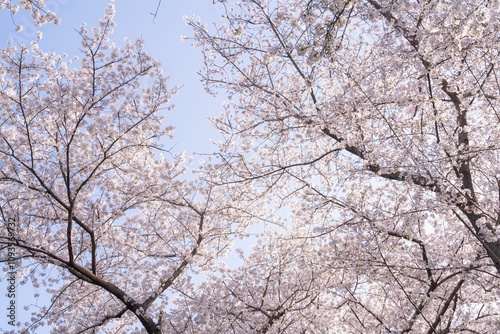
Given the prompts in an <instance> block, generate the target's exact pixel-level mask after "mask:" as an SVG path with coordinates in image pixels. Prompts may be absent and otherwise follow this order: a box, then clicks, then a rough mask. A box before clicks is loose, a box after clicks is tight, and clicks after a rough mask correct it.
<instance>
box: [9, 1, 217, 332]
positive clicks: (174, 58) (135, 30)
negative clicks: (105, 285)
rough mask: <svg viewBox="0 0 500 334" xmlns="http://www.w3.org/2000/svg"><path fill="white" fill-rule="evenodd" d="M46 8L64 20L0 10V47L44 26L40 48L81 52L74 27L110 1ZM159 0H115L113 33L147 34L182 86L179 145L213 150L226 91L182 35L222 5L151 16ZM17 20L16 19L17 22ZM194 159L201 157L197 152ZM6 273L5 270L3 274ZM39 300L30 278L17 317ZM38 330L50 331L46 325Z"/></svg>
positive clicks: (182, 7) (198, 4) (180, 5)
mask: <svg viewBox="0 0 500 334" xmlns="http://www.w3.org/2000/svg"><path fill="white" fill-rule="evenodd" d="M45 2H46V3H47V5H48V8H49V9H50V10H52V11H54V12H56V13H57V14H58V15H59V17H60V18H61V19H62V22H61V24H59V25H57V26H55V25H52V24H48V25H45V26H42V27H36V26H35V25H34V24H33V23H32V22H31V21H32V20H31V17H30V16H29V15H27V13H26V12H23V11H22V10H20V12H19V13H18V14H17V15H16V16H14V17H11V16H10V14H9V12H7V11H5V10H3V11H0V47H3V46H4V45H5V42H6V41H7V39H8V38H12V39H14V41H15V42H17V43H24V44H29V42H30V41H31V40H33V39H36V32H37V31H42V32H43V36H44V37H43V40H42V41H41V43H40V47H41V49H43V50H45V51H49V50H53V51H55V52H58V53H61V54H63V53H67V54H68V55H69V56H74V55H77V54H78V48H79V45H80V44H79V43H80V40H79V36H78V34H77V33H76V31H75V29H77V28H78V27H79V26H80V23H81V22H86V23H87V26H88V27H92V26H94V25H96V24H97V22H98V20H99V19H100V18H101V17H102V15H103V12H104V8H105V6H106V4H107V1H104V0H103V1H85V0H46V1H45ZM157 5H158V1H157V0H141V1H139V0H135V1H131V0H116V17H115V20H116V22H117V27H116V30H115V33H114V34H113V36H112V39H113V41H114V42H115V43H117V44H120V43H121V42H122V41H123V39H124V38H125V37H128V38H129V39H134V38H136V37H139V36H142V38H143V39H144V40H145V49H146V50H147V51H148V52H150V53H151V54H152V55H153V56H154V57H155V58H156V59H158V60H159V61H160V62H161V63H162V65H163V68H164V72H165V73H166V74H168V75H169V76H170V84H171V85H172V86H173V85H178V86H183V88H182V89H181V90H180V92H179V94H178V95H177V96H175V97H174V99H173V100H172V102H173V103H174V104H175V105H176V108H175V109H174V110H172V111H170V112H169V114H168V115H167V117H166V118H165V122H166V123H167V124H168V125H174V126H175V127H176V128H177V130H176V131H175V133H174V136H175V137H174V142H175V143H176V146H175V149H174V150H175V151H177V152H179V151H186V154H187V155H188V156H190V155H193V153H194V152H197V153H208V152H212V151H213V149H214V148H213V147H212V145H211V144H210V139H216V138H217V136H218V134H217V131H216V130H214V129H213V128H212V127H211V123H210V122H209V121H208V117H211V116H215V115H217V114H219V113H220V112H221V111H222V108H221V103H222V97H218V98H214V97H212V96H210V95H208V94H207V93H205V91H204V89H203V86H202V84H201V82H200V78H199V76H198V75H197V74H196V71H197V70H199V69H201V68H202V65H203V63H202V55H201V52H200V50H198V49H194V48H193V47H192V46H191V42H190V41H189V40H188V41H181V40H180V36H181V35H185V36H191V35H192V32H191V30H190V28H189V27H188V26H187V25H185V23H184V21H183V19H182V17H183V16H184V15H188V16H191V15H192V14H196V15H197V16H200V17H201V18H202V20H203V21H205V22H211V21H214V20H217V19H218V18H219V17H220V14H221V12H220V9H217V7H214V6H213V5H212V1H211V0H182V1H181V0H170V1H166V0H163V1H162V2H161V6H160V8H159V11H158V15H157V17H156V19H155V20H154V21H153V16H152V15H151V14H150V13H151V12H155V11H156V8H157ZM13 21H14V22H13ZM20 24H21V25H23V27H24V29H23V31H22V32H20V33H17V32H15V29H16V26H17V25H20ZM195 160H197V157H196V156H195ZM2 276H3V275H2ZM0 291H1V293H0V310H1V311H0V333H3V331H4V330H7V329H12V328H10V326H7V318H6V311H5V309H6V305H7V304H6V303H7V298H5V295H4V291H6V282H5V280H4V279H3V277H2V278H1V281H0ZM39 292H40V294H41V297H40V298H39V300H36V299H35V298H33V294H34V293H35V290H34V289H33V288H32V287H30V284H29V283H28V284H27V285H25V286H20V287H19V288H18V299H17V306H18V307H17V315H18V320H20V321H26V320H29V318H30V316H29V314H28V313H27V312H25V311H24V310H23V307H24V306H27V305H32V304H36V303H38V305H40V306H43V305H44V304H45V305H47V303H48V299H47V296H45V295H44V294H43V293H42V291H39ZM37 333H40V334H43V333H48V329H47V328H46V329H45V330H39V331H37Z"/></svg>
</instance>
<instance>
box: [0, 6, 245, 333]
mask: <svg viewBox="0 0 500 334" xmlns="http://www.w3.org/2000/svg"><path fill="white" fill-rule="evenodd" d="M8 3H10V2H8ZM113 15H114V7H113V6H112V5H110V6H109V7H108V8H107V10H106V13H105V17H104V19H103V20H101V21H100V24H99V26H97V27H95V28H93V29H91V30H90V31H89V30H88V29H87V28H86V27H85V26H84V25H83V26H82V27H81V29H80V30H79V35H80V37H81V55H80V57H78V58H74V59H68V58H67V57H65V56H60V55H58V54H56V53H54V52H44V51H42V50H41V49H40V48H39V46H38V43H37V42H36V41H34V42H32V43H31V44H30V45H29V46H26V45H15V44H14V43H11V44H10V45H9V46H8V47H6V48H4V49H1V50H0V62H1V66H0V168H1V172H0V208H1V210H0V213H1V215H2V225H1V228H0V259H1V261H2V262H6V261H7V260H8V256H9V255H8V249H9V247H11V246H13V247H14V248H15V251H14V255H15V257H16V258H17V259H19V260H20V265H21V267H20V268H17V272H16V277H17V279H18V280H19V281H18V282H21V283H22V282H25V281H26V280H31V282H32V284H33V286H34V287H35V288H45V289H46V290H47V292H48V293H49V294H51V296H52V299H51V303H50V304H49V305H41V306H40V308H38V309H31V311H32V312H33V313H32V319H31V321H26V322H25V321H24V320H26V319H17V321H18V322H17V323H16V326H15V327H12V330H13V331H12V332H19V333H21V332H22V333H36V332H37V328H39V327H40V326H43V325H44V324H47V325H49V326H51V328H52V331H53V332H54V333H97V332H99V333H117V332H120V333H144V332H147V333H161V332H162V331H163V330H162V329H163V328H166V327H167V324H168V323H169V322H171V320H170V319H169V312H170V309H171V303H170V302H169V299H171V298H173V296H175V295H176V294H181V295H182V293H183V292H182V291H183V290H184V289H188V290H189V289H190V288H191V285H192V283H191V279H192V276H193V275H195V274H193V272H194V273H196V270H200V268H202V267H206V266H210V264H211V263H212V262H213V258H214V257H216V256H219V255H221V254H223V253H224V252H225V251H226V248H227V245H228V241H229V237H230V236H231V235H232V234H233V233H235V229H234V228H233V227H232V225H231V223H232V222H234V221H235V220H236V218H234V217H232V216H231V215H232V213H231V212H233V211H234V212H236V211H235V210H234V209H233V207H235V205H225V204H224V203H225V202H224V201H221V200H220V199H217V196H216V195H215V194H216V191H215V189H216V187H215V186H213V185H211V184H210V183H208V182H205V181H203V180H198V181H189V180H190V179H192V177H191V178H189V177H186V176H185V172H186V170H187V166H186V163H185V162H184V158H183V156H182V154H177V153H175V152H172V151H171V150H169V149H168V146H166V145H167V142H168V137H170V136H171V132H172V130H173V128H172V127H165V126H164V125H162V119H163V116H164V115H165V112H166V111H168V110H169V109H170V108H171V106H170V105H169V100H170V99H171V97H172V95H173V94H175V92H176V90H177V88H175V87H174V88H168V86H167V80H166V77H165V76H164V74H163V72H162V68H161V66H160V64H159V63H158V62H157V61H156V60H154V59H153V58H152V57H151V56H150V55H149V54H148V53H146V52H145V51H144V50H143V42H142V41H141V40H137V41H135V42H132V41H126V43H125V45H124V46H123V47H119V46H117V45H115V44H114V43H112V42H111V41H110V35H111V33H112V31H113V28H114V23H113ZM165 147H166V148H165ZM212 184H213V183H212ZM232 196H233V200H234V201H235V202H240V201H239V200H238V196H239V195H238V194H233V195H232ZM238 214H239V213H238ZM231 217H232V218H231ZM243 218H244V217H242V216H239V217H238V219H240V220H243ZM12 221H14V222H15V224H13V225H14V226H11V224H9V223H10V222H12ZM12 240H14V241H12ZM35 298H36V296H35V297H34V299H35ZM2 323H3V320H2ZM2 326H3V325H2ZM2 329H4V330H9V329H11V328H10V327H9V328H2Z"/></svg>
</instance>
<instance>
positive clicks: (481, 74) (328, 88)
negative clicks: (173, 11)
mask: <svg viewBox="0 0 500 334" xmlns="http://www.w3.org/2000/svg"><path fill="white" fill-rule="evenodd" d="M23 3H24V2H23ZM29 3H31V4H33V3H34V2H29ZM217 3H218V5H219V6H222V8H224V13H223V15H222V18H221V20H220V21H218V22H215V23H213V24H212V25H207V24H204V23H203V22H202V21H200V20H197V19H189V18H188V19H187V23H188V24H189V25H190V26H192V28H193V31H194V43H195V45H196V46H198V47H199V48H200V49H201V50H202V52H203V55H204V59H205V68H204V69H202V70H201V72H200V74H201V76H202V79H203V81H204V83H205V85H206V88H207V90H208V91H209V92H211V93H214V94H224V95H225V96H226V97H227V102H226V104H225V110H224V112H223V113H222V114H221V115H220V116H218V117H215V118H214V119H213V124H214V126H216V127H217V128H218V129H219V131H220V133H221V135H222V136H223V140H221V141H220V142H218V145H217V147H216V148H215V150H216V151H215V153H213V154H212V157H211V159H210V161H209V162H207V163H206V164H204V165H203V166H201V167H200V169H199V171H198V173H197V174H196V175H197V179H195V180H189V178H186V177H185V176H184V173H185V170H186V168H187V167H186V164H185V162H184V161H183V158H182V156H181V155H177V154H174V153H172V152H170V151H168V150H166V149H164V147H165V146H164V143H165V140H167V139H166V137H168V136H169V135H170V132H171V130H172V129H171V127H168V126H165V125H164V124H162V117H161V115H162V114H163V112H164V109H165V108H167V109H168V108H169V107H168V103H169V101H170V99H171V98H172V96H173V94H175V92H176V88H167V84H166V78H165V76H164V75H163V73H162V70H161V66H160V64H159V63H158V62H157V61H155V60H154V59H153V58H152V57H151V56H150V55H148V54H147V53H146V52H144V51H143V49H142V41H140V40H139V41H136V42H128V43H127V44H126V45H125V46H124V47H121V48H120V47H118V46H117V45H115V44H114V43H112V42H111V41H110V33H111V32H112V30H113V26H114V24H113V20H112V18H113V6H110V7H109V8H108V10H107V12H106V15H105V18H104V19H103V20H102V21H101V23H100V25H99V26H98V27H97V28H95V29H94V30H92V31H87V30H86V29H85V27H82V28H81V30H80V31H79V34H80V37H81V39H82V55H81V59H80V60H79V61H78V62H76V63H75V62H70V61H67V60H66V59H65V58H63V57H61V56H59V55H57V54H55V53H51V52H48V53H47V52H43V51H41V50H39V48H38V46H37V43H36V42H33V43H32V44H31V45H30V46H29V47H28V46H16V45H10V46H9V47H7V48H4V49H2V50H0V61H1V64H2V66H1V67H0V86H1V91H0V113H1V117H0V120H1V123H0V126H1V128H0V139H1V142H0V166H1V169H2V171H1V175H0V205H1V208H2V211H1V213H2V216H3V217H2V218H3V222H2V223H3V224H4V226H3V228H2V229H1V232H0V246H1V248H2V253H1V254H2V259H6V258H7V255H6V254H7V253H6V252H7V249H8V247H9V245H11V242H12V241H11V238H10V237H9V231H10V230H9V228H8V227H7V223H6V222H7V221H8V218H9V217H16V220H17V229H16V231H15V232H16V241H15V246H16V249H17V250H18V256H19V257H20V258H22V261H23V263H25V264H26V266H25V275H30V276H31V277H32V280H33V281H34V282H35V283H36V284H38V283H40V284H46V285H47V286H48V291H49V292H50V293H51V294H52V295H53V299H52V304H51V305H49V306H47V308H45V309H43V310H41V311H40V312H38V314H36V316H35V317H34V319H35V320H34V321H33V322H32V323H27V324H21V326H20V327H19V328H17V329H16V330H19V332H23V331H28V332H30V331H31V332H34V331H36V328H37V326H39V325H40V324H41V322H42V321H47V322H48V323H49V324H50V325H51V326H52V327H53V330H54V332H56V333H94V332H99V333H114V332H117V331H118V332H125V333H141V332H147V333H214V334H215V333H241V334H244V333H269V334H271V333H304V334H306V333H382V332H384V333H429V334H430V333H443V334H444V333H458V332H469V333H496V332H498V329H499V328H500V304H499V297H500V289H499V282H500V277H499V273H500V230H499V229H500V169H499V168H500V167H499V166H500V154H499V148H500V147H499V143H500V101H499V99H500V82H499V73H498V69H497V66H498V64H497V62H498V60H499V59H500V57H499V53H500V16H499V15H500V6H499V3H498V1H495V0H490V1H488V0H464V1H441V0H428V1H419V0H401V1H392V0H378V1H377V0H335V1H323V0H308V1H298V0H295V1H294V0H287V1H264V0H243V1H225V0H224V1H222V0H221V1H217ZM2 4H3V3H0V5H2ZM36 4H38V5H40V3H38V2H37V3H36ZM11 10H12V9H11ZM34 18H36V15H35V16H34ZM193 52H195V51H193ZM250 243H251V244H252V245H253V246H252V248H251V249H249V247H247V245H248V244H250ZM231 253H236V254H239V256H240V263H241V265H239V264H238V265H237V264H235V263H234V262H231V261H228V259H227V257H226V255H228V254H231ZM52 268H57V269H58V270H57V276H55V277H54V275H53V274H51V275H48V276H44V275H47V274H48V272H49V271H50V270H51V269H52ZM44 277H48V278H47V279H45V278H44ZM51 284H52V285H51ZM69 319H71V321H69Z"/></svg>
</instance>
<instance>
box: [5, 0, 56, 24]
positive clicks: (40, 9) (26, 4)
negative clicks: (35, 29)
mask: <svg viewBox="0 0 500 334" xmlns="http://www.w3.org/2000/svg"><path fill="white" fill-rule="evenodd" d="M21 8H22V9H23V10H26V11H28V12H29V13H30V15H31V17H32V18H33V22H34V23H35V24H36V25H38V26H40V25H42V24H45V23H49V22H52V23H56V24H57V23H59V18H58V17H57V15H56V14H55V13H54V12H51V11H50V10H47V9H46V7H45V2H44V1H43V0H17V1H13V0H0V10H1V9H7V10H9V11H10V13H11V15H12V16H14V15H16V14H17V13H18V12H19V9H21ZM17 29H18V31H20V30H22V29H23V27H22V26H18V28H17Z"/></svg>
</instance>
